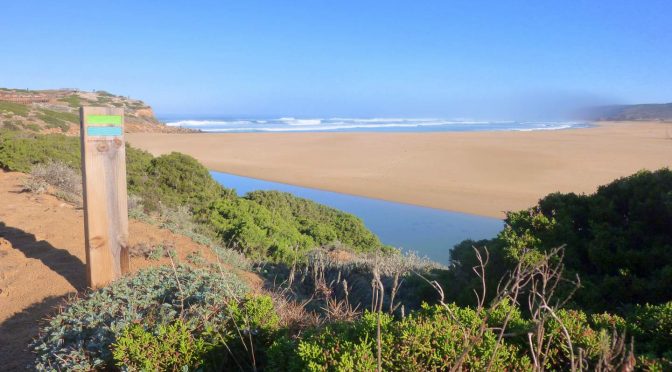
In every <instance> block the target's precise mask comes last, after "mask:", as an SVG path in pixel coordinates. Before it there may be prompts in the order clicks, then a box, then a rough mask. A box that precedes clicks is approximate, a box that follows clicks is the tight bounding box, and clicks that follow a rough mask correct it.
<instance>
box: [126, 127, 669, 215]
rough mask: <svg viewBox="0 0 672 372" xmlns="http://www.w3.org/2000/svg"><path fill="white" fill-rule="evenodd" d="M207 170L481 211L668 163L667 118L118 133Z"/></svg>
mask: <svg viewBox="0 0 672 372" xmlns="http://www.w3.org/2000/svg"><path fill="white" fill-rule="evenodd" d="M127 139H128V142H129V143H131V144H132V145H134V146H136V147H139V148H142V149H145V150H148V151H149V152H151V153H153V154H154V155H159V154H165V153H169V152H171V151H179V152H183V153H186V154H189V155H192V156H194V157H195V158H197V159H198V160H200V161H201V162H202V163H203V164H205V166H206V167H208V168H209V169H212V170H216V171H221V172H226V173H232V174H236V175H241V176H247V177H253V178H259V179H264V180H269V181H276V182H283V183H289V184H293V185H299V186H305V187H312V188H317V189H323V190H329V191H336V192H341V193H347V194H353V195H360V196H366V197H372V198H379V199H385V200H390V201H396V202H402V203H409V204H415V205H421V206H427V207H434V208H440V209H446V210H453V211H460V212H466V213H472V214H478V215H484V216H491V217H498V218H502V217H504V211H509V210H520V209H524V208H527V207H530V206H532V205H534V204H535V203H536V202H537V201H538V200H539V199H540V198H542V197H543V196H545V195H546V194H549V193H552V192H556V191H560V192H576V193H592V192H594V191H595V190H596V189H597V186H599V185H602V184H606V183H609V182H611V181H613V180H614V179H616V178H619V177H623V176H627V175H630V174H632V173H634V172H636V171H638V170H640V169H649V170H655V169H658V168H661V167H669V166H672V123H661V122H601V123H599V124H598V125H597V126H596V127H594V128H587V129H569V130H556V131H532V132H438V133H342V132H341V133H236V134H220V133H218V134H214V133H208V134H206V133H194V134H159V133H132V134H127Z"/></svg>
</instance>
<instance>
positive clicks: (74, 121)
mask: <svg viewBox="0 0 672 372" xmlns="http://www.w3.org/2000/svg"><path fill="white" fill-rule="evenodd" d="M80 106H103V107H119V108H123V109H124V113H125V126H126V127H125V130H126V132H129V133H136V132H157V133H167V132H186V131H188V130H185V129H182V128H173V127H169V126H166V125H165V124H163V123H161V122H160V121H159V120H158V119H157V118H156V117H155V116H154V111H153V110H152V108H151V107H150V106H149V105H147V104H146V103H145V102H143V101H141V100H137V99H131V98H130V97H124V96H118V95H114V94H111V93H108V92H105V91H102V90H100V91H94V92H86V91H81V90H78V89H50V90H26V89H8V88H0V128H8V129H15V130H25V131H30V132H41V133H64V134H67V135H77V134H79V107H80Z"/></svg>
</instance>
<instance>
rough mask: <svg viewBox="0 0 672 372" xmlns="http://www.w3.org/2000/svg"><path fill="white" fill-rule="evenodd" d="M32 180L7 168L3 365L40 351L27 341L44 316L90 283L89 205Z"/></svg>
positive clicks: (147, 261) (180, 256) (2, 236)
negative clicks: (31, 189) (40, 190)
mask: <svg viewBox="0 0 672 372" xmlns="http://www.w3.org/2000/svg"><path fill="white" fill-rule="evenodd" d="M25 179H26V175H24V174H21V173H16V172H13V173H10V172H3V171H0V198H1V199H2V201H3V208H2V210H0V345H2V348H0V349H1V350H0V365H2V366H4V368H5V369H6V370H14V369H19V368H23V367H25V365H26V364H28V363H29V362H30V361H31V360H32V359H33V358H34V356H33V355H32V354H31V353H30V352H29V351H27V350H26V345H27V344H28V342H29V341H30V340H31V339H32V338H33V337H35V335H36V334H37V326H38V323H37V322H38V320H40V319H41V318H42V317H44V316H45V315H47V314H49V313H51V312H52V311H53V309H54V307H55V306H57V305H59V304H60V303H61V302H62V301H63V299H64V298H67V297H69V296H73V295H74V293H75V292H77V291H78V290H82V289H83V288H85V287H86V278H85V275H84V262H86V261H85V253H84V228H83V226H84V217H83V213H84V212H83V210H82V209H81V208H78V207H76V206H74V205H72V204H69V203H65V202H63V201H62V200H59V199H57V198H56V197H53V196H51V195H47V194H41V195H34V194H31V193H25V192H21V191H22V189H23V186H22V184H23V183H24V181H25ZM129 231H130V235H129V236H130V246H131V247H139V248H143V247H150V248H153V247H157V246H161V245H163V246H168V245H169V246H171V247H174V249H175V253H176V260H179V261H180V262H187V263H189V262H191V261H190V257H195V256H198V257H202V258H203V260H204V261H203V262H205V263H211V262H216V261H217V260H216V258H215V256H214V253H213V252H212V250H211V249H210V248H209V247H207V246H204V245H202V244H198V243H195V242H194V241H192V240H191V239H189V238H187V237H185V236H182V235H178V234H175V233H172V232H170V231H168V230H166V229H163V228H159V227H157V226H153V225H150V224H147V223H144V222H140V221H137V220H131V221H130V224H129ZM132 249H133V248H132ZM143 249H147V248H143ZM168 262H169V260H168V258H165V257H162V258H147V257H144V256H138V255H133V256H132V258H131V267H132V270H133V271H134V272H135V271H137V270H139V269H142V268H145V267H148V266H157V265H165V264H168ZM194 262H195V261H194ZM227 269H229V270H234V271H235V272H236V273H237V274H238V275H240V276H241V278H243V279H244V280H245V281H246V282H248V283H249V284H250V286H252V287H253V288H256V287H259V286H260V279H259V278H258V277H256V276H255V275H253V274H250V273H246V272H242V271H239V270H235V269H232V268H228V266H227ZM5 369H3V370H5Z"/></svg>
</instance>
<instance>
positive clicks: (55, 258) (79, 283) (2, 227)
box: [0, 222, 86, 291]
mask: <svg viewBox="0 0 672 372" xmlns="http://www.w3.org/2000/svg"><path fill="white" fill-rule="evenodd" d="M0 237H2V238H4V239H6V240H7V241H9V242H10V243H11V244H12V247H14V249H16V250H19V251H21V252H22V253H23V254H24V255H25V256H26V257H27V258H34V259H37V260H40V261H41V262H42V263H43V264H44V265H45V266H47V267H48V268H50V269H51V270H53V271H54V272H56V273H57V274H58V275H60V276H62V277H63V278H65V279H66V280H67V281H68V282H69V283H70V284H71V285H72V286H73V287H75V289H77V291H81V290H83V289H85V288H86V265H84V263H83V262H82V261H81V260H80V259H79V258H78V257H77V256H73V255H72V254H70V252H68V251H67V250H65V249H61V248H56V247H54V246H53V245H51V244H49V242H47V241H44V240H40V241H37V240H36V239H35V235H33V234H30V233H27V232H25V231H23V230H21V229H17V228H15V227H11V226H7V225H6V224H5V223H4V222H0Z"/></svg>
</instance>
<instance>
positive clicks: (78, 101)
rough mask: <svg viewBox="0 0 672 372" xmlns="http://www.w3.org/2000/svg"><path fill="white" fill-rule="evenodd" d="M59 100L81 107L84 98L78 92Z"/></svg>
mask: <svg viewBox="0 0 672 372" xmlns="http://www.w3.org/2000/svg"><path fill="white" fill-rule="evenodd" d="M59 101H61V102H65V103H67V104H68V105H69V106H70V107H72V108H79V107H80V106H81V105H82V100H81V99H80V98H79V96H78V95H76V94H71V95H69V96H67V97H63V98H61V99H59Z"/></svg>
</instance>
